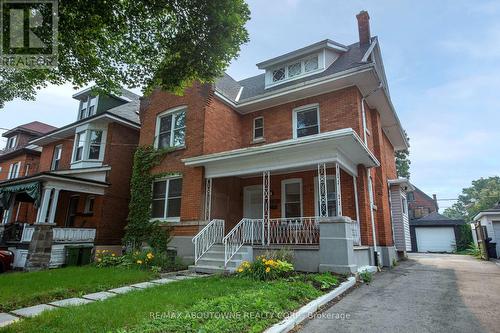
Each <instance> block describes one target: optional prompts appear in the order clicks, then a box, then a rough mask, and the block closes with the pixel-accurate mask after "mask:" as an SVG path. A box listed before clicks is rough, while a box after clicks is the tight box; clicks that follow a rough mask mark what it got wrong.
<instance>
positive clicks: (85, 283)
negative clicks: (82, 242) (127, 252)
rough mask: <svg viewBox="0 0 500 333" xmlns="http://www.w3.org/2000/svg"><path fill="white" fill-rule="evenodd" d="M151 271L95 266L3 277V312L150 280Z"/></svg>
mask: <svg viewBox="0 0 500 333" xmlns="http://www.w3.org/2000/svg"><path fill="white" fill-rule="evenodd" d="M153 277H154V274H153V273H151V272H148V271H141V270H136V269H120V268H96V267H93V266H81V267H67V268H59V269H51V270H45V271H40V272H18V273H7V274H0V312H6V311H10V310H15V309H18V308H22V307H25V306H30V305H36V304H40V303H46V302H50V301H54V300H57V299H63V298H68V297H74V296H80V295H84V294H88V293H91V292H95V291H102V290H106V289H110V288H115V287H119V286H122V285H126V284H130V283H136V282H142V281H147V280H149V279H152V278H153Z"/></svg>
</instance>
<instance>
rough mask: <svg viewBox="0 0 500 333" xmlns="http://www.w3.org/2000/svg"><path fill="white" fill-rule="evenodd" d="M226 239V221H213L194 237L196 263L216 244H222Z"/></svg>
mask: <svg viewBox="0 0 500 333" xmlns="http://www.w3.org/2000/svg"><path fill="white" fill-rule="evenodd" d="M223 238H224V220H212V221H211V222H210V223H209V224H207V225H206V226H205V227H204V228H203V229H201V231H200V232H199V233H198V234H197V235H196V236H194V237H193V239H192V242H193V244H194V263H195V265H196V264H197V263H198V260H200V258H201V257H202V256H203V255H204V254H205V253H206V252H207V251H208V250H209V249H210V248H211V247H212V246H213V245H214V244H215V243H222V239H223Z"/></svg>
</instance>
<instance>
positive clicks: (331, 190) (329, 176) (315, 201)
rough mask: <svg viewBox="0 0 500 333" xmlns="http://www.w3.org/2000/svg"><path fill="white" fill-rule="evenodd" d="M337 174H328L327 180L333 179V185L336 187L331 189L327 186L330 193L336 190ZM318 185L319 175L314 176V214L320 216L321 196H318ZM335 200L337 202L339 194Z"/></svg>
mask: <svg viewBox="0 0 500 333" xmlns="http://www.w3.org/2000/svg"><path fill="white" fill-rule="evenodd" d="M335 179H336V177H335V175H326V180H327V181H328V180H333V186H334V188H333V189H331V188H329V187H327V191H328V193H330V192H335ZM318 186H319V183H318V177H317V176H316V177H314V214H315V216H319V198H318ZM335 202H337V195H335ZM335 210H337V208H335Z"/></svg>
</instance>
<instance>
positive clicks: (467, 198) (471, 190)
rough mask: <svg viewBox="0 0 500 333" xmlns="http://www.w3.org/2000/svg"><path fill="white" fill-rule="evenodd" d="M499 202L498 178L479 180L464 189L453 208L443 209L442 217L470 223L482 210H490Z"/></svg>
mask: <svg viewBox="0 0 500 333" xmlns="http://www.w3.org/2000/svg"><path fill="white" fill-rule="evenodd" d="M499 200H500V177H498V176H495V177H489V178H480V179H478V180H474V181H472V186H471V187H467V188H464V189H463V190H462V194H461V195H459V196H458V201H457V202H456V203H454V204H453V206H451V207H449V208H447V209H445V211H444V215H446V216H448V217H449V218H454V219H465V220H466V221H472V219H473V218H474V216H476V215H477V213H479V212H480V211H482V210H485V209H488V208H491V207H492V206H493V205H494V204H495V203H496V202H498V201H499Z"/></svg>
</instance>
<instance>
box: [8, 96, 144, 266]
mask: <svg viewBox="0 0 500 333" xmlns="http://www.w3.org/2000/svg"><path fill="white" fill-rule="evenodd" d="M73 98H74V99H75V100H76V101H77V103H76V104H77V105H78V112H77V115H76V118H77V120H76V121H75V122H73V123H71V124H68V125H66V126H63V127H61V128H57V129H53V130H51V131H49V132H47V133H44V134H43V135H41V136H38V137H36V138H34V139H33V138H32V139H31V141H30V144H31V145H36V146H39V147H41V153H40V152H39V155H40V156H39V167H38V170H37V172H36V173H29V174H19V175H18V177H14V178H12V179H9V180H6V181H3V182H1V183H0V201H1V203H2V205H3V207H4V209H5V213H4V215H5V216H6V217H5V219H4V222H5V223H6V224H5V230H6V231H7V229H8V228H11V229H16V230H21V232H18V233H17V235H16V233H14V234H15V236H17V239H16V237H14V239H5V237H4V243H5V242H7V243H8V244H7V245H9V246H10V247H11V248H13V249H14V251H15V252H16V262H15V266H17V267H24V266H25V265H26V266H30V265H31V266H46V265H47V264H48V265H49V266H51V267H53V266H58V265H60V264H62V263H63V262H64V256H65V247H66V245H67V244H75V243H77V244H80V245H82V246H83V245H88V246H90V247H91V246H93V245H94V244H95V245H96V246H98V247H108V248H114V249H121V239H122V237H123V234H124V226H125V225H126V218H127V214H128V203H129V196H130V195H129V194H130V190H129V186H130V184H129V182H130V177H131V173H132V159H133V153H134V151H135V149H136V147H137V143H138V141H139V127H140V124H139V96H137V95H136V94H134V93H132V92H130V91H127V90H125V89H123V90H122V93H121V94H120V95H95V94H93V93H92V91H91V89H86V90H83V91H81V92H79V93H77V94H75V95H73ZM75 108H76V105H75ZM24 202H26V203H28V204H30V203H31V204H32V205H34V206H35V207H36V208H37V209H36V215H34V216H29V217H28V218H26V219H24V218H23V219H20V218H19V216H17V215H16V213H15V207H17V205H18V204H19V203H24ZM39 229H40V230H39ZM43 233H49V234H50V237H48V238H50V239H52V242H50V244H42V245H34V244H40V243H43V242H40V241H38V238H37V236H38V234H43ZM41 238H43V237H41ZM46 238H47V237H46ZM35 240H36V241H35ZM9 241H10V243H9ZM44 247H45V248H44ZM44 252H48V254H47V253H45V256H43V255H40V254H43V253H44ZM47 257H48V258H47ZM47 261H49V262H48V263H47Z"/></svg>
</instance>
